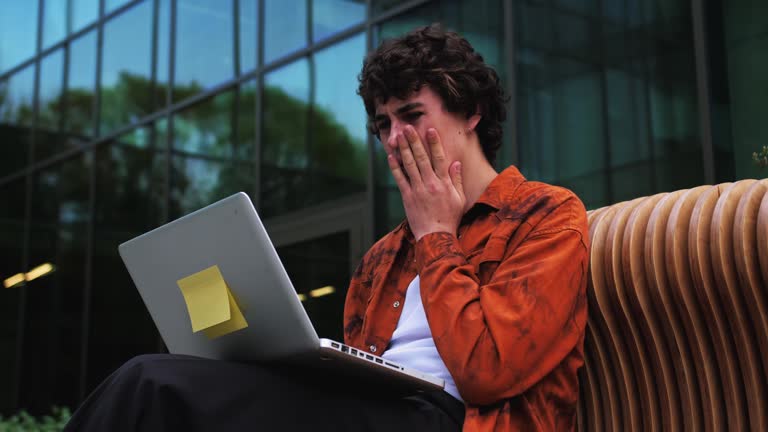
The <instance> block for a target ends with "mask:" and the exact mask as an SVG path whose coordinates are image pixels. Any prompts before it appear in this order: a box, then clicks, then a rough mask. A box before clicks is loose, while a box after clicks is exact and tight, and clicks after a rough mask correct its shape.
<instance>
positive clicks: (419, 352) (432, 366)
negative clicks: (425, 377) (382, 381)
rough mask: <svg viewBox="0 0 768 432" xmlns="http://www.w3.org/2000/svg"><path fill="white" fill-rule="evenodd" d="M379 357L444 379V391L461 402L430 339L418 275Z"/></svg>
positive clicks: (409, 286)
mask: <svg viewBox="0 0 768 432" xmlns="http://www.w3.org/2000/svg"><path fill="white" fill-rule="evenodd" d="M382 357H383V358H385V359H387V360H390V361H394V362H397V363H400V364H402V365H404V366H408V367H412V368H414V369H417V370H419V371H421V372H424V373H428V374H430V375H434V376H436V377H439V378H442V379H444V380H445V391H446V392H448V394H450V395H451V396H453V397H455V398H456V399H458V400H460V401H462V402H463V401H464V400H463V399H462V398H461V396H460V395H459V390H458V389H457V388H456V383H455V382H454V381H453V377H452V376H451V374H450V372H448V368H446V367H445V363H444V362H443V359H442V358H441V357H440V354H439V353H438V352H437V347H436V346H435V341H434V339H432V332H431V331H430V329H429V323H428V322H427V315H426V314H425V313H424V305H423V304H422V303H421V290H420V282H419V276H418V275H416V277H415V278H414V279H413V281H411V283H410V285H408V290H407V291H406V293H405V304H404V305H403V312H402V314H401V315H400V321H398V322H397V328H395V332H394V333H392V340H391V341H390V343H389V347H388V348H387V350H386V351H384V354H383V355H382Z"/></svg>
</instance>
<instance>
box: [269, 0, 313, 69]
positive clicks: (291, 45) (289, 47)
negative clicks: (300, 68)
mask: <svg viewBox="0 0 768 432" xmlns="http://www.w3.org/2000/svg"><path fill="white" fill-rule="evenodd" d="M263 1H264V61H265V62H266V63H269V62H271V61H273V60H276V59H278V58H280V57H282V56H284V55H287V54H290V53H291V52H293V51H296V50H298V49H301V48H304V47H305V46H306V45H307V4H306V2H304V1H294V2H287V1H284V0H263Z"/></svg>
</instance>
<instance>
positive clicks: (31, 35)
mask: <svg viewBox="0 0 768 432" xmlns="http://www.w3.org/2000/svg"><path fill="white" fill-rule="evenodd" d="M37 15H38V2H37V1H29V2H19V1H3V2H0V73H1V72H5V71H6V70H8V69H10V68H12V67H14V66H16V65H18V64H19V63H21V62H23V61H24V60H27V59H28V58H31V57H32V56H33V55H34V54H35V49H36V47H37Z"/></svg>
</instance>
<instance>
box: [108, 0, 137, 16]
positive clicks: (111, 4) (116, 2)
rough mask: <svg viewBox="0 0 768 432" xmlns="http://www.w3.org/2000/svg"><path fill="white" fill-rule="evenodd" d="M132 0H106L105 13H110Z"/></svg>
mask: <svg viewBox="0 0 768 432" xmlns="http://www.w3.org/2000/svg"><path fill="white" fill-rule="evenodd" d="M129 1H131V0H106V1H105V2H104V13H110V12H112V11H113V10H115V9H117V8H119V7H120V6H122V5H124V4H126V3H128V2H129Z"/></svg>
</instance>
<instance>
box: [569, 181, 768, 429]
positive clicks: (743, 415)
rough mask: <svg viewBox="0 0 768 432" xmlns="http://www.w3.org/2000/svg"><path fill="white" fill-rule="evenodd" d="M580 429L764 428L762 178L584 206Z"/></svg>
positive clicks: (765, 235) (766, 316)
mask: <svg viewBox="0 0 768 432" xmlns="http://www.w3.org/2000/svg"><path fill="white" fill-rule="evenodd" d="M588 215H589V235H590V238H591V241H592V246H591V258H590V260H591V261H590V284H589V286H588V297H589V317H588V324H587V336H586V342H585V367H584V368H583V369H582V371H581V377H580V378H581V383H582V391H581V396H582V397H581V398H580V402H579V417H578V418H579V425H578V426H579V430H582V431H587V430H588V431H603V430H606V431H624V430H633V431H634V430H637V431H639V430H648V431H657V430H664V431H677V430H690V431H725V430H728V431H731V430H755V431H768V288H767V287H768V180H742V181H738V182H735V183H724V184H720V185H714V186H700V187H696V188H693V189H689V190H681V191H675V192H670V193H661V194H657V195H653V196H649V197H642V198H638V199H635V200H632V201H627V202H621V203H618V204H614V205H612V206H609V207H603V208H600V209H597V210H593V211H590V212H589V213H588Z"/></svg>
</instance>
